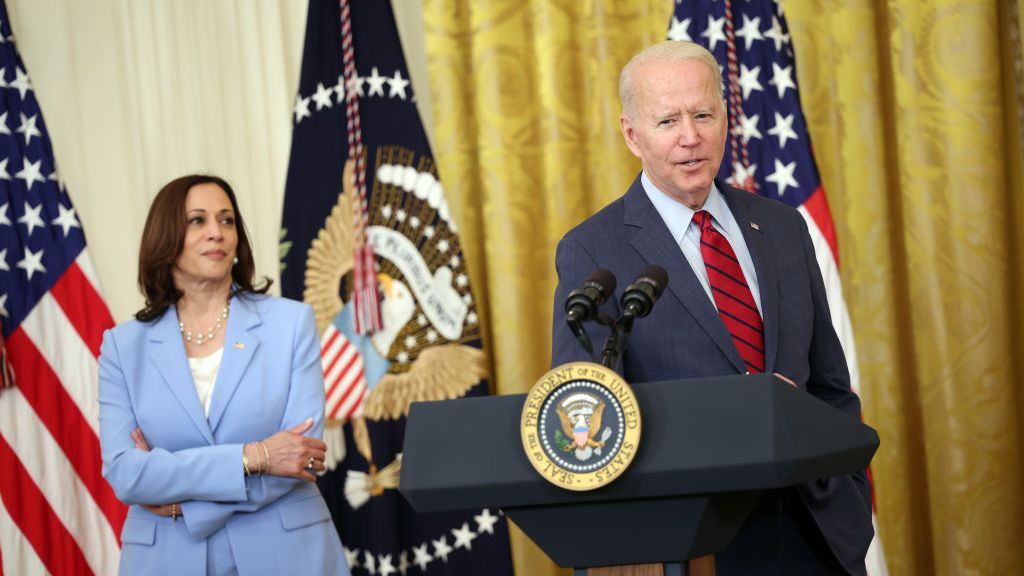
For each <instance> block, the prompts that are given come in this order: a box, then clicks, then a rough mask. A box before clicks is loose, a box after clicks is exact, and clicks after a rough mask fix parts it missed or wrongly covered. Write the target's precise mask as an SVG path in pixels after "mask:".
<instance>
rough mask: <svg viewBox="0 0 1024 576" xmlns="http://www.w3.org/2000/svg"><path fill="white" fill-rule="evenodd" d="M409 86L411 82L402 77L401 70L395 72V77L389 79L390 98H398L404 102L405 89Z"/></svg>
mask: <svg viewBox="0 0 1024 576" xmlns="http://www.w3.org/2000/svg"><path fill="white" fill-rule="evenodd" d="M408 85H409V81H408V80H406V79H405V78H403V77H402V71H401V70H395V75H394V76H392V77H391V78H388V87H389V88H390V90H389V91H388V97H389V98H394V97H395V96H398V97H399V98H401V99H402V100H405V88H406V87H407V86H408Z"/></svg>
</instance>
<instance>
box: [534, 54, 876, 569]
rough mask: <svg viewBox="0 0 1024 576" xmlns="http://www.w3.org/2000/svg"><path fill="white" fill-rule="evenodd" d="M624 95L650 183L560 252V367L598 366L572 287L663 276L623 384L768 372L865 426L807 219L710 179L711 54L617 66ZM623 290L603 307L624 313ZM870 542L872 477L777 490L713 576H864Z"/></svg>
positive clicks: (721, 111) (720, 144)
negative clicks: (593, 277)
mask: <svg viewBox="0 0 1024 576" xmlns="http://www.w3.org/2000/svg"><path fill="white" fill-rule="evenodd" d="M619 96H620V99H621V100H622V109H623V110H622V116H621V117H620V124H621V127H622V134H623V136H624V137H625V139H626V145H627V146H629V149H630V150H631V151H632V152H633V154H634V155H636V156H637V157H638V158H640V160H641V164H642V166H643V171H642V173H641V174H640V176H639V177H637V179H636V180H634V182H633V184H632V185H631V186H630V187H629V190H627V191H626V193H625V195H623V196H622V197H621V198H619V199H618V200H616V201H615V202H613V203H611V204H610V205H608V206H607V207H605V208H604V209H602V210H601V211H600V212H598V213H597V214H594V215H593V216H591V217H590V218H588V219H587V220H586V221H584V222H583V223H582V224H580V225H579V226H577V227H576V228H574V229H572V230H571V231H569V232H568V233H567V234H566V235H565V237H563V238H562V240H561V242H559V245H558V252H557V255H556V266H557V269H558V278H559V283H558V289H557V290H556V293H555V319H554V332H553V351H552V364H553V365H559V364H562V363H565V362H569V361H573V360H589V359H590V358H588V357H587V355H586V354H585V353H584V352H583V351H582V350H581V349H580V347H579V345H578V344H577V342H576V340H575V338H574V336H573V335H572V333H571V331H570V330H569V329H568V328H567V327H566V323H565V313H564V310H563V303H564V302H565V299H566V297H567V296H568V294H569V292H570V291H571V290H572V289H574V288H576V287H578V286H580V284H582V282H583V280H584V279H585V278H586V277H587V276H588V275H589V274H590V273H591V272H592V271H593V270H595V269H597V268H604V269H607V270H610V271H611V272H613V273H614V274H615V276H616V277H617V278H619V279H620V280H623V281H625V280H624V279H632V278H634V277H636V275H637V274H638V273H639V272H640V271H641V270H642V269H644V268H645V267H647V266H648V265H651V264H658V265H660V266H662V267H664V268H665V269H666V270H667V271H668V274H669V278H670V281H669V284H668V287H667V289H666V290H665V293H664V294H663V295H662V297H661V300H660V301H659V302H658V304H657V306H656V307H655V309H654V312H653V313H652V314H651V315H650V316H649V317H647V318H645V319H643V320H640V321H638V322H637V323H636V325H635V326H634V328H633V334H632V340H631V342H630V344H629V347H628V348H627V350H626V351H625V353H624V355H623V357H622V359H621V362H622V365H621V370H620V372H621V373H622V374H623V376H624V377H625V379H626V380H627V381H630V382H647V381H655V380H666V379H672V378H694V377H707V376H720V375H728V374H736V373H741V374H742V373H746V372H766V373H773V374H775V375H777V376H779V377H780V378H782V379H783V380H785V381H786V382H788V383H790V384H792V385H794V386H796V387H798V388H800V389H803V390H806V391H807V392H808V393H809V394H812V395H814V396H816V397H817V398H819V399H821V400H823V401H825V402H827V403H829V404H830V405H832V406H834V407H836V408H838V409H839V410H842V411H844V412H847V413H849V414H851V415H853V416H856V417H859V416H860V402H859V400H858V399H857V396H856V395H855V394H854V393H853V392H852V391H851V390H850V379H849V373H848V371H847V366H846V359H845V356H844V354H843V350H842V347H841V345H840V343H839V339H838V337H837V336H836V333H835V331H834V329H833V328H832V323H831V318H830V315H829V309H828V302H827V300H826V297H825V289H824V285H823V283H822V279H821V273H820V271H819V269H818V265H817V262H816V260H815V255H814V248H813V246H812V244H811V239H810V236H809V235H808V231H807V225H806V224H805V222H804V220H803V218H802V217H801V216H800V214H799V213H798V212H797V211H796V210H794V209H792V208H790V207H788V206H786V205H784V204H782V203H780V202H776V201H774V200H769V199H766V198H763V197H760V196H757V195H755V194H751V193H748V192H745V191H742V190H738V189H736V188H733V187H731V186H728V185H727V184H725V183H724V182H722V181H718V180H716V179H715V178H716V175H717V174H718V168H719V166H720V164H721V162H722V157H723V155H724V153H725V141H726V135H727V131H728V118H727V115H726V106H725V101H724V99H723V96H722V83H721V75H720V72H719V67H718V63H717V62H716V61H715V58H714V56H713V55H711V53H709V52H708V51H707V50H705V49H704V48H702V47H700V46H699V45H697V44H693V43H689V42H663V43H661V44H657V45H655V46H652V47H650V48H648V49H646V50H644V51H643V52H641V53H639V54H637V55H636V56H634V57H633V59H632V60H630V62H629V63H628V64H627V65H626V66H625V68H624V69H623V71H622V75H621V77H620V81H619ZM616 292H617V293H616V294H615V295H614V297H612V298H610V299H609V303H608V304H606V305H605V306H606V307H607V308H610V309H611V310H609V311H610V312H612V313H614V314H616V315H617V314H618V313H619V312H620V310H618V307H619V305H618V300H619V297H620V296H621V294H622V288H619V289H618V290H617V291H616ZM872 535H873V529H872V525H871V492H870V486H869V484H868V481H867V477H866V474H865V473H863V472H860V473H857V474H852V475H847V476H839V477H832V478H824V479H820V480H818V481H816V482H813V483H809V484H804V485H799V486H794V487H791V488H787V489H781V490H774V491H769V492H768V493H767V494H766V495H765V497H764V498H763V499H762V501H761V503H760V504H759V505H758V506H757V507H756V508H755V510H754V511H753V512H752V513H751V515H750V517H749V518H748V520H747V522H746V524H745V525H744V526H743V528H741V530H740V532H739V533H738V534H737V536H736V538H735V539H734V541H733V543H732V544H731V545H730V546H729V547H728V548H726V550H724V551H722V552H720V553H718V554H717V555H716V566H717V573H718V575H719V576H731V575H733V574H854V575H859V574H865V573H866V572H865V567H864V556H865V554H866V552H867V548H868V545H869V544H870V542H871V538H872Z"/></svg>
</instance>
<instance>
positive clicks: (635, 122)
mask: <svg viewBox="0 0 1024 576" xmlns="http://www.w3.org/2000/svg"><path fill="white" fill-rule="evenodd" d="M720 81H721V80H720V78H719V77H718V76H717V75H715V74H712V72H711V70H710V69H709V68H708V66H707V65H706V64H705V63H703V62H701V61H698V60H688V61H685V62H678V63H651V64H644V65H641V66H638V67H637V68H636V69H635V70H634V71H633V104H634V106H633V117H632V118H629V117H628V116H626V115H625V114H623V115H622V116H621V117H620V118H619V123H620V124H621V126H622V135H623V136H624V137H625V138H626V145H627V146H629V149H630V150H631V151H632V152H633V154H634V155H635V156H636V157H637V158H640V161H641V163H642V164H643V168H644V172H646V173H647V176H648V178H650V179H651V182H653V183H654V185H655V186H657V187H658V188H659V189H660V190H661V191H662V192H665V193H666V194H668V195H669V196H671V197H673V198H675V199H676V200H678V201H680V202H682V203H684V204H686V205H688V206H690V207H698V206H701V205H702V204H703V203H704V200H705V199H706V198H707V195H708V192H710V191H711V185H712V183H713V181H714V179H715V176H716V175H717V174H718V167H719V166H720V165H721V164H722V156H723V155H724V154H725V138H726V131H727V130H728V125H729V123H728V119H727V118H726V112H725V101H724V100H722V98H721V97H720V96H719V95H718V89H717V87H716V83H718V82H720Z"/></svg>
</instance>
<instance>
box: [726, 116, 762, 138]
mask: <svg viewBox="0 0 1024 576" xmlns="http://www.w3.org/2000/svg"><path fill="white" fill-rule="evenodd" d="M759 119H760V114H754V115H753V116H749V117H748V116H746V115H743V116H740V118H739V122H738V123H737V125H736V127H735V128H733V132H735V133H736V134H739V135H740V136H741V137H742V138H743V143H744V144H746V143H747V142H750V139H751V138H757V139H759V140H760V139H761V131H760V130H758V129H757V122H758V120H759Z"/></svg>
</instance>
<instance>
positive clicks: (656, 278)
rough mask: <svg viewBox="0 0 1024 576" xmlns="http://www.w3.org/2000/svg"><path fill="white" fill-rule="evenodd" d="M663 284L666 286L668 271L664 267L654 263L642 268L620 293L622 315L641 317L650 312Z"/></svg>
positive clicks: (663, 286)
mask: <svg viewBox="0 0 1024 576" xmlns="http://www.w3.org/2000/svg"><path fill="white" fill-rule="evenodd" d="M665 286H668V272H665V269H664V268H662V267H661V266H658V265H656V264H655V265H651V266H648V267H647V268H644V270H643V272H641V273H640V275H639V276H637V277H636V280H634V281H633V283H632V284H630V285H629V286H627V287H626V291H625V292H624V293H623V294H622V310H623V313H622V315H623V316H625V317H629V318H643V317H644V316H647V315H648V314H650V313H651V309H652V308H654V303H655V302H657V301H658V298H659V297H660V296H661V293H662V291H664V290H665Z"/></svg>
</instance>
